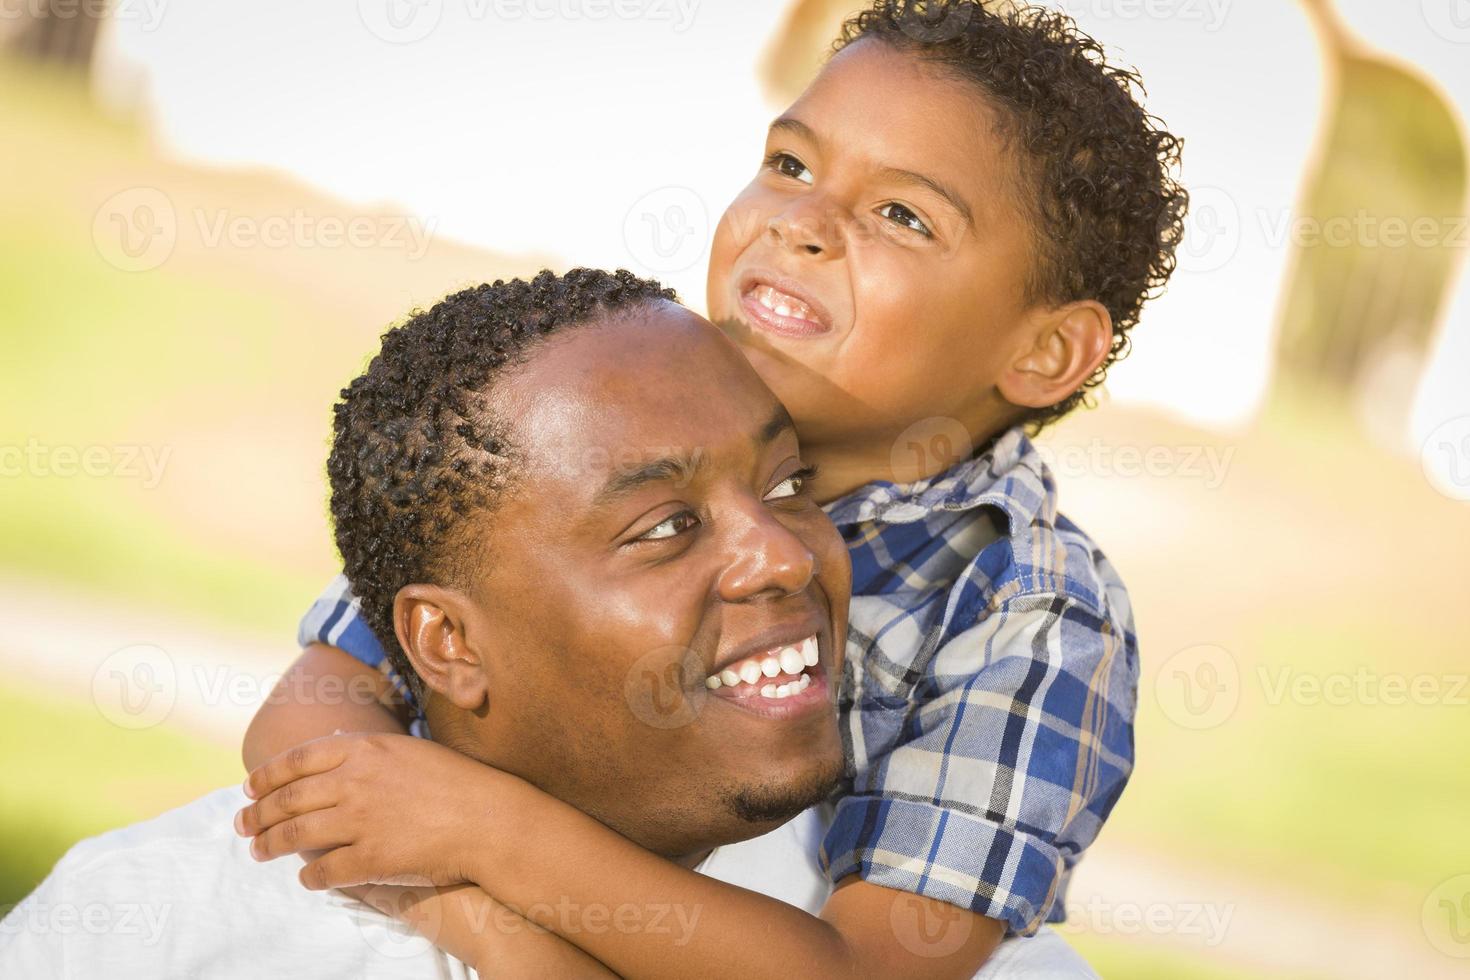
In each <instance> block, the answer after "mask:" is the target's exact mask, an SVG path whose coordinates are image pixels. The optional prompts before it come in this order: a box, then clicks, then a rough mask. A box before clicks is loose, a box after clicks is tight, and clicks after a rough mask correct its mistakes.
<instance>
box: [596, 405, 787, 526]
mask: <svg viewBox="0 0 1470 980" xmlns="http://www.w3.org/2000/svg"><path fill="white" fill-rule="evenodd" d="M795 429H796V424H795V423H794V422H792V421H791V415H790V413H789V412H787V411H786V407H785V406H784V405H781V404H780V403H779V402H778V403H777V404H776V409H775V411H774V412H773V413H772V414H771V417H770V418H768V419H767V420H766V422H765V424H763V425H762V426H761V427H760V429H758V430H757V431H756V433H755V438H754V440H753V441H754V443H755V446H756V448H757V449H763V448H765V447H766V446H768V445H770V444H771V442H772V441H773V440H774V439H775V438H776V437H777V436H779V435H780V434H781V433H783V432H786V431H788V430H791V431H795ZM706 458H707V457H706V455H705V453H704V452H703V451H702V450H695V451H694V452H693V453H691V454H688V455H680V456H672V455H671V456H660V457H659V458H658V459H653V460H649V461H648V462H647V463H644V464H642V465H640V466H637V467H635V468H633V469H625V470H619V471H618V472H616V473H614V474H613V475H612V476H611V477H609V478H608V480H607V482H606V483H604V484H603V485H602V487H601V488H600V489H599V490H598V491H597V495H596V496H595V497H593V498H592V506H593V507H602V506H606V505H607V504H609V503H612V502H613V501H614V500H616V499H617V498H619V497H624V496H627V495H628V494H630V493H632V492H633V491H634V490H637V489H638V488H639V487H643V486H647V485H648V484H650V483H662V482H667V481H675V482H680V483H684V484H688V483H690V482H691V481H692V480H693V479H694V476H695V474H696V473H698V472H699V470H701V469H702V468H704V465H705V461H706Z"/></svg>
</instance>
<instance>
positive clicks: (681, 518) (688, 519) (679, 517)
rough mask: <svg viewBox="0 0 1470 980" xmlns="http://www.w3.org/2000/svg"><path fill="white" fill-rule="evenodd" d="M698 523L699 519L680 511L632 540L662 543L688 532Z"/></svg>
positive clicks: (685, 511) (687, 512)
mask: <svg viewBox="0 0 1470 980" xmlns="http://www.w3.org/2000/svg"><path fill="white" fill-rule="evenodd" d="M698 523H699V518H697V517H695V516H694V515H693V514H691V513H689V511H687V510H681V511H679V513H677V514H674V515H673V516H671V517H666V518H664V519H663V520H661V521H659V522H658V523H657V524H655V525H654V526H653V527H651V528H649V529H648V530H647V531H644V532H643V533H642V534H640V535H638V537H636V538H634V539H633V540H634V541H663V540H666V539H668V538H672V537H677V536H678V535H680V534H683V533H684V532H685V531H687V530H689V529H690V528H691V527H693V526H694V525H696V524H698Z"/></svg>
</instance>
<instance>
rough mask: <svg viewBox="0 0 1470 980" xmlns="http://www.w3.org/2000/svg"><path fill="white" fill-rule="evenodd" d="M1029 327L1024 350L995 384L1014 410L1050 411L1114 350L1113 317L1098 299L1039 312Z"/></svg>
mask: <svg viewBox="0 0 1470 980" xmlns="http://www.w3.org/2000/svg"><path fill="white" fill-rule="evenodd" d="M1029 327H1030V329H1028V330H1027V331H1026V333H1025V340H1024V346H1023V347H1022V348H1021V349H1020V350H1019V351H1018V352H1017V354H1016V356H1015V358H1013V359H1012V361H1011V363H1010V366H1009V367H1007V368H1006V370H1005V371H1004V372H1002V374H1001V376H1000V380H999V381H998V382H997V383H996V386H997V387H998V388H999V389H1000V393H1001V395H1002V396H1003V397H1004V398H1005V400H1006V401H1008V402H1010V403H1011V404H1012V405H1021V406H1024V407H1026V408H1047V407H1049V406H1051V405H1055V404H1057V403H1058V402H1060V401H1064V400H1065V399H1066V398H1067V396H1069V395H1071V394H1072V393H1073V392H1074V391H1076V390H1077V389H1078V388H1081V387H1082V385H1083V383H1084V382H1085V381H1086V380H1087V379H1088V378H1090V377H1092V374H1093V372H1094V371H1096V370H1097V369H1098V365H1100V364H1102V362H1103V361H1104V360H1106V359H1107V356H1108V351H1110V350H1112V347H1113V318H1112V316H1111V315H1110V314H1109V313H1108V310H1107V307H1105V306H1103V305H1102V304H1101V303H1099V302H1097V301H1096V300H1090V299H1089V300H1079V301H1077V302H1075V303H1068V304H1066V305H1065V306H1059V307H1056V308H1054V309H1042V310H1038V311H1036V312H1035V313H1034V314H1033V315H1032V322H1031V324H1030V325H1029Z"/></svg>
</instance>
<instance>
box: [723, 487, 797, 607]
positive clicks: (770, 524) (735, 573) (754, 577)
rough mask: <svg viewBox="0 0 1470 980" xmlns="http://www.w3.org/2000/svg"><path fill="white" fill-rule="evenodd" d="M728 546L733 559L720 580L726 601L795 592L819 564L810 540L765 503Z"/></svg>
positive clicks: (747, 599)
mask: <svg viewBox="0 0 1470 980" xmlns="http://www.w3.org/2000/svg"><path fill="white" fill-rule="evenodd" d="M728 547H729V556H730V557H729V562H728V563H727V564H726V566H725V570H724V571H723V572H722V573H721V575H720V577H719V581H718V584H717V588H718V590H719V594H720V598H721V599H722V600H724V601H725V602H746V601H749V600H751V599H755V598H759V597H763V596H764V597H768V598H780V597H782V596H788V595H795V594H797V593H798V592H801V591H802V590H803V589H805V588H806V587H807V586H808V585H810V584H811V581H812V578H813V576H815V575H816V574H817V571H818V568H819V565H818V562H817V556H816V555H815V554H814V553H813V552H812V550H811V549H810V548H808V547H807V546H806V543H805V542H803V541H802V540H801V538H799V537H797V536H796V534H795V533H794V532H793V531H792V530H791V529H790V528H788V527H787V526H786V525H784V524H782V523H781V522H780V521H779V520H777V519H776V516H775V515H774V514H772V513H771V512H770V511H769V510H767V509H766V508H765V507H761V508H760V509H759V511H758V512H756V513H753V514H751V515H750V516H749V518H748V519H747V520H746V521H744V522H743V523H742V525H741V527H740V530H739V531H738V532H737V533H734V534H732V535H731V539H730V541H729V545H728Z"/></svg>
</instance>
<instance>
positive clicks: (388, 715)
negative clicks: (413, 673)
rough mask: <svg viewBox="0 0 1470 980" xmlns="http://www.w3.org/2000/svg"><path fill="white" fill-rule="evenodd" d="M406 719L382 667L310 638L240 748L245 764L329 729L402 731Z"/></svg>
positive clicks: (256, 763) (405, 711)
mask: <svg viewBox="0 0 1470 980" xmlns="http://www.w3.org/2000/svg"><path fill="white" fill-rule="evenodd" d="M410 720H411V719H410V716H409V710H408V707H407V705H405V704H404V702H403V699H402V698H401V697H400V696H399V695H398V692H397V691H396V690H394V688H393V685H392V684H391V683H390V682H389V681H388V678H386V677H385V676H384V675H383V673H382V672H381V671H379V670H376V669H375V668H373V667H369V666H368V665H367V664H365V663H363V662H362V661H361V660H358V659H357V658H355V657H353V656H352V655H351V654H349V653H347V652H346V651H345V650H340V649H338V648H337V647H332V646H327V645H326V644H323V643H313V644H311V645H310V646H308V647H307V648H306V649H305V650H303V651H301V656H300V657H298V658H296V662H295V663H293V664H292V665H291V667H290V669H289V670H287V671H286V673H284V674H282V675H281V679H280V680H279V681H277V682H276V686H275V689H274V690H273V691H272V692H271V694H270V696H269V697H268V698H266V702H265V704H263V705H261V708H260V710H259V711H257V712H256V713H255V717H254V718H252V719H251V721H250V727H249V728H248V729H247V730H246V731H245V744H244V747H243V751H242V755H243V757H244V760H245V768H246V769H247V770H249V769H254V768H255V767H257V766H259V765H261V764H262V763H264V762H265V761H266V760H268V759H271V758H273V757H275V756H277V755H279V754H281V753H282V752H284V751H286V750H287V749H289V748H291V747H292V746H293V745H300V744H301V743H302V742H309V741H311V740H312V739H314V738H319V737H320V736H322V735H331V734H332V733H333V732H339V731H343V732H388V733H396V734H400V735H401V734H403V733H404V732H406V731H408V724H409V721H410Z"/></svg>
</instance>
